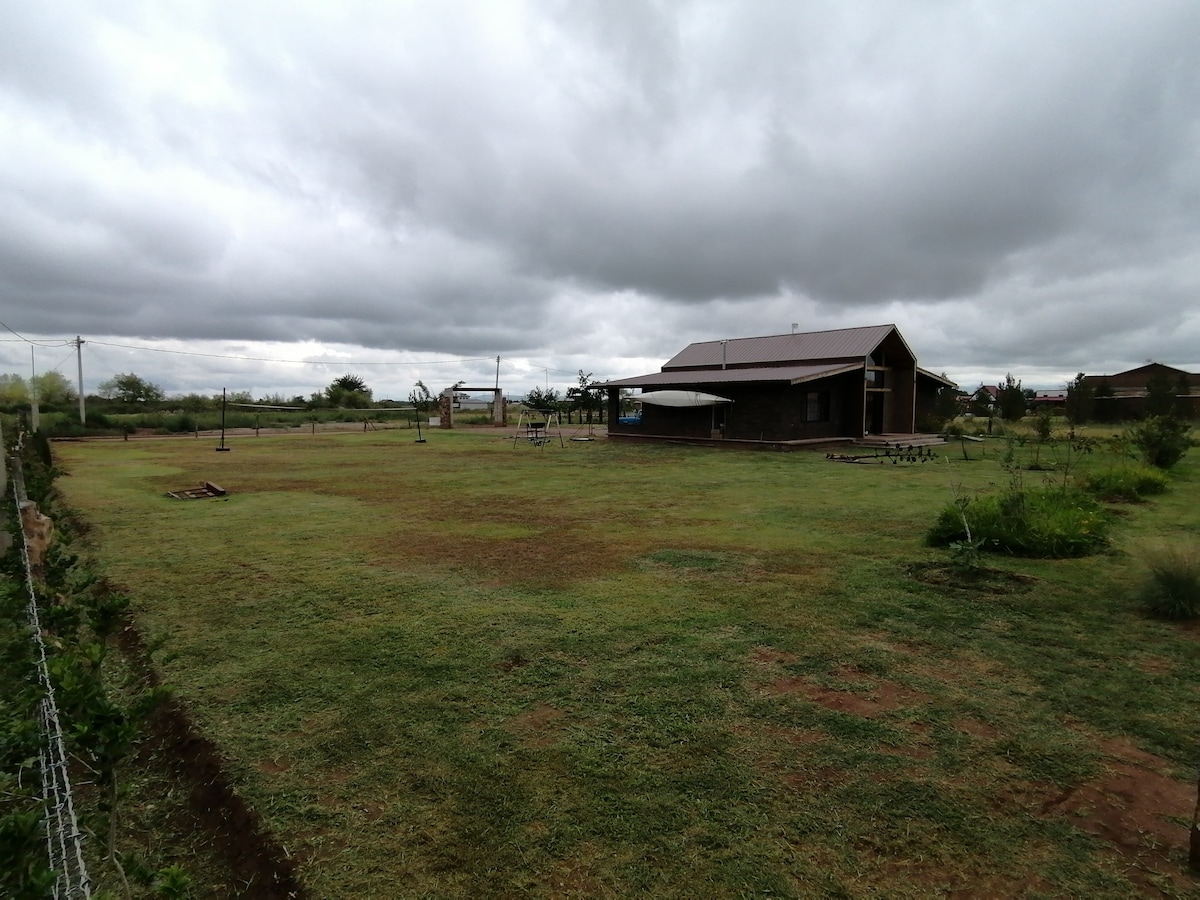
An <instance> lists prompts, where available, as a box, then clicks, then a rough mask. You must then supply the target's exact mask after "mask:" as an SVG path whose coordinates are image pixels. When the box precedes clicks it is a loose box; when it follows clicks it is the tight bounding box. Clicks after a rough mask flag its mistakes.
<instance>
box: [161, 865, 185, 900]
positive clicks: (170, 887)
mask: <svg viewBox="0 0 1200 900" xmlns="http://www.w3.org/2000/svg"><path fill="white" fill-rule="evenodd" d="M154 893H155V895H156V896H158V897H165V898H169V900H186V898H188V897H190V896H192V877H191V876H190V875H188V873H187V872H185V871H184V870H183V868H182V867H181V866H166V867H164V868H162V869H159V870H158V874H157V875H155V876H154Z"/></svg>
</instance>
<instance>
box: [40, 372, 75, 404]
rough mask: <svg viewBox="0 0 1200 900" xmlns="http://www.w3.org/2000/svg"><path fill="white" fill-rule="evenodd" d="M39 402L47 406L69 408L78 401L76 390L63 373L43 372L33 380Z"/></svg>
mask: <svg viewBox="0 0 1200 900" xmlns="http://www.w3.org/2000/svg"><path fill="white" fill-rule="evenodd" d="M31 383H32V384H33V386H34V388H35V389H36V390H37V397H38V402H39V403H41V404H44V405H45V406H68V405H69V404H71V403H73V402H74V401H75V400H76V399H78V397H79V395H78V394H76V393H75V388H74V387H72V386H71V382H69V381H67V379H66V377H65V376H64V375H63V374H62V372H43V373H42V374H41V375H37V376H35V377H34V378H32V379H31Z"/></svg>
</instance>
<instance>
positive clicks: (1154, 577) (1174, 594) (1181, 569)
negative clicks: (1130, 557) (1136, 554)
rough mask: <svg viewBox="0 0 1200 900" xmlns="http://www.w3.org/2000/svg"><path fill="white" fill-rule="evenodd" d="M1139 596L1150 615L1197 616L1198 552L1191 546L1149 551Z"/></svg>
mask: <svg viewBox="0 0 1200 900" xmlns="http://www.w3.org/2000/svg"><path fill="white" fill-rule="evenodd" d="M1146 563H1147V565H1148V567H1149V572H1148V573H1147V576H1146V581H1145V583H1144V584H1143V585H1142V588H1141V591H1140V597H1141V600H1142V602H1143V603H1144V604H1145V605H1146V609H1147V610H1148V611H1149V612H1150V614H1151V615H1154V616H1158V617H1160V618H1163V619H1195V618H1196V617H1198V616H1200V554H1197V552H1196V550H1195V548H1192V547H1187V548H1183V547H1172V548H1164V549H1160V550H1155V551H1152V552H1150V553H1149V554H1148V558H1147V560H1146Z"/></svg>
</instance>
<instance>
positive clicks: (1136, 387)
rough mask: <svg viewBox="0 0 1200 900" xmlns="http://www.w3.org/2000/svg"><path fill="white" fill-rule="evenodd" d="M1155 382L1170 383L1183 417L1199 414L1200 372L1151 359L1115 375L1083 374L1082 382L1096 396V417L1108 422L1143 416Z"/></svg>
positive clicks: (1193, 416)
mask: <svg viewBox="0 0 1200 900" xmlns="http://www.w3.org/2000/svg"><path fill="white" fill-rule="evenodd" d="M1156 381H1157V382H1158V383H1160V384H1163V385H1169V386H1170V389H1171V391H1172V392H1173V393H1174V395H1175V398H1176V404H1177V409H1179V410H1180V411H1182V412H1183V413H1184V414H1185V415H1186V416H1188V417H1189V418H1196V417H1197V415H1198V414H1200V373H1195V372H1185V371H1184V370H1183V369H1176V368H1174V367H1173V366H1166V365H1163V364H1162V363H1157V362H1152V363H1147V364H1146V365H1144V366H1138V367H1137V368H1136V369H1128V370H1127V371H1124V372H1118V373H1117V374H1115V375H1084V376H1083V383H1084V384H1085V385H1086V386H1088V387H1090V388H1091V389H1092V394H1093V396H1094V397H1095V398H1096V413H1097V416H1098V417H1099V418H1101V419H1105V420H1107V421H1119V420H1122V419H1137V418H1140V417H1141V416H1142V415H1144V413H1145V409H1144V407H1145V402H1146V396H1147V395H1148V394H1149V392H1150V387H1151V385H1152V384H1154V383H1155V382H1156Z"/></svg>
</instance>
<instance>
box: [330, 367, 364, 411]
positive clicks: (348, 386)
mask: <svg viewBox="0 0 1200 900" xmlns="http://www.w3.org/2000/svg"><path fill="white" fill-rule="evenodd" d="M325 396H326V398H327V399H328V400H329V403H330V405H331V406H342V407H347V408H349V409H365V408H366V407H368V406H370V405H371V389H370V388H369V387H367V383H366V382H365V381H363V380H362V379H361V378H360V377H359V376H357V375H343V376H341V377H340V378H335V379H334V380H333V382H332V383H330V385H329V387H327V388H325Z"/></svg>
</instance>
